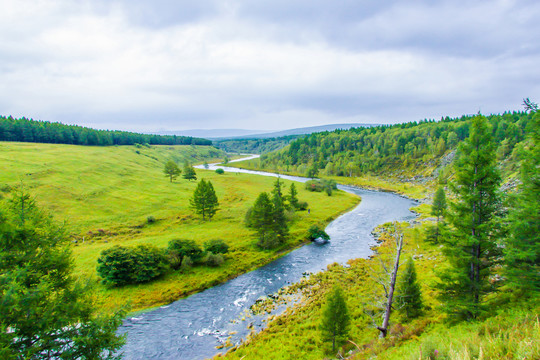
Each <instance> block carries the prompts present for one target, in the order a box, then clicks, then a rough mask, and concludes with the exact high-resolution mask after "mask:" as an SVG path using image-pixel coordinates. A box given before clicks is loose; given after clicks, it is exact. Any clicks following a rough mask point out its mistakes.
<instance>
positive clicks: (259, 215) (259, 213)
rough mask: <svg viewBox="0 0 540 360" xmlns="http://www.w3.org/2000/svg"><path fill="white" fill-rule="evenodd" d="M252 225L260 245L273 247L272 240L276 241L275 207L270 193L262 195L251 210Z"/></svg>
mask: <svg viewBox="0 0 540 360" xmlns="http://www.w3.org/2000/svg"><path fill="white" fill-rule="evenodd" d="M250 223H251V225H252V227H253V228H254V229H255V230H256V231H257V234H258V235H259V245H262V246H261V247H263V248H268V247H272V246H267V245H273V244H271V242H272V241H271V240H274V239H275V236H276V234H275V232H274V207H273V205H272V202H271V201H270V197H269V196H268V193H266V192H263V193H260V194H259V196H258V197H257V200H255V204H254V205H253V208H252V209H251V217H250Z"/></svg>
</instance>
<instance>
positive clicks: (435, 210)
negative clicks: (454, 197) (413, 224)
mask: <svg viewBox="0 0 540 360" xmlns="http://www.w3.org/2000/svg"><path fill="white" fill-rule="evenodd" d="M446 208H447V204H446V195H445V193H444V189H443V188H442V187H439V188H438V189H437V191H435V195H434V196H433V204H432V205H431V215H433V216H436V217H437V224H436V225H435V241H436V242H438V241H439V232H440V231H439V228H440V219H441V216H443V214H444V212H445V211H446Z"/></svg>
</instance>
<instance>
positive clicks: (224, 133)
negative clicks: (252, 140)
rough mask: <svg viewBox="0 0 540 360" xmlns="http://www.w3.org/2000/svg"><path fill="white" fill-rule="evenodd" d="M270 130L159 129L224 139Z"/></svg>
mask: <svg viewBox="0 0 540 360" xmlns="http://www.w3.org/2000/svg"><path fill="white" fill-rule="evenodd" d="M268 132H269V130H246V129H193V130H181V131H157V132H156V134H158V135H181V136H192V137H202V138H205V139H222V138H231V137H239V136H251V135H257V134H266V133H268Z"/></svg>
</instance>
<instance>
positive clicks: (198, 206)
mask: <svg viewBox="0 0 540 360" xmlns="http://www.w3.org/2000/svg"><path fill="white" fill-rule="evenodd" d="M190 205H191V207H192V208H193V209H195V212H196V213H197V214H200V215H202V218H203V220H206V218H208V219H211V218H212V217H213V216H214V215H215V214H216V212H217V211H218V210H219V202H218V198H217V195H216V191H215V190H214V186H213V185H212V183H211V182H210V181H205V180H204V179H202V180H201V181H200V182H199V184H197V187H196V188H195V191H194V192H193V197H192V198H191V199H190Z"/></svg>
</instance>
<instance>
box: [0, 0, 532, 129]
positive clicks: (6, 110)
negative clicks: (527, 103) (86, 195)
mask: <svg viewBox="0 0 540 360" xmlns="http://www.w3.org/2000/svg"><path fill="white" fill-rule="evenodd" d="M525 97H530V98H531V100H533V101H535V102H539V101H540V1H538V0H531V1H525V0H523V1H511V0H490V1H471V0H448V1H438V0H429V1H427V0H426V1H414V0H409V1H377V0H370V1H367V0H326V1H321V0H272V1H270V0H265V1H258V0H244V1H242V0H237V1H232V0H231V1H229V0H193V1H177V0H153V1H143V0H120V1H108V0H102V1H101V0H100V1H97V0H96V1H77V0H50V1H38V0H36V1H32V0H28V1H27V0H1V1H0V114H1V115H13V116H16V117H21V116H26V117H28V118H34V119H40V120H48V121H60V122H63V123H66V124H79V125H84V126H90V127H95V128H100V129H122V130H124V129H125V130H135V131H155V130H165V129H166V130H184V129H205V128H206V129H215V128H243V129H264V130H280V129H290V128H296V127H304V126H314V125H322V124H331V123H353V122H360V123H396V122H406V121H413V120H421V119H424V118H435V119H439V118H440V117H441V116H446V115H449V116H458V115H462V114H471V113H477V112H478V111H481V112H482V113H485V114H489V113H500V112H503V111H505V110H521V109H522V107H521V103H522V99H523V98H525Z"/></svg>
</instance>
